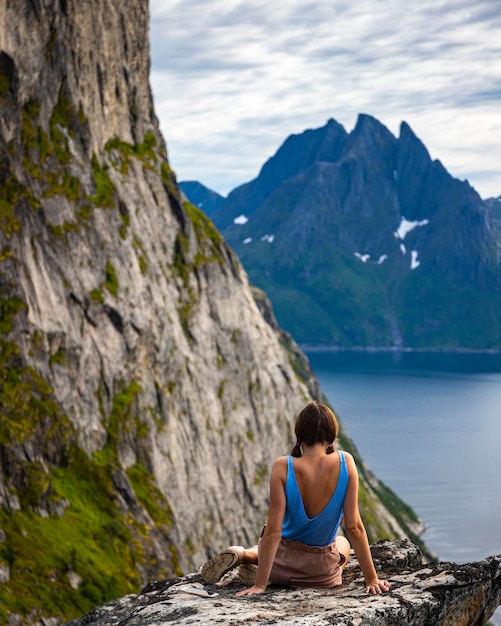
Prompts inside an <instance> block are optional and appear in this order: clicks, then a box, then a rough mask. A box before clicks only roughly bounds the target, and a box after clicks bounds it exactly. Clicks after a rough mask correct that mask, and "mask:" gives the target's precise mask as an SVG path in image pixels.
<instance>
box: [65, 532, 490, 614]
mask: <svg viewBox="0 0 501 626" xmlns="http://www.w3.org/2000/svg"><path fill="white" fill-rule="evenodd" d="M371 551H372V555H373V558H374V562H375V564H376V568H377V569H378V572H379V573H380V575H381V576H382V577H385V578H387V579H388V580H389V581H390V582H391V591H390V592H389V593H387V594H384V595H381V596H368V595H366V594H365V592H364V587H363V578H362V576H361V572H360V568H359V567H358V563H357V561H356V559H353V560H352V561H351V562H350V564H349V565H348V567H347V568H346V571H345V576H344V582H343V585H342V586H341V587H339V588H337V589H329V590H326V589H307V590H305V589H303V590H293V589H286V588H280V587H274V586H270V587H268V589H267V591H266V593H265V594H263V595H261V596H255V597H252V598H234V597H233V594H234V593H235V591H237V590H238V589H239V588H241V587H242V581H241V579H240V577H239V573H238V571H234V572H232V573H231V574H229V575H227V576H226V577H225V578H224V579H223V580H222V581H221V582H220V583H218V585H205V586H204V585H203V583H202V581H201V579H200V575H199V574H190V575H188V576H185V577H183V578H179V579H175V580H161V581H156V582H153V583H151V584H149V585H148V586H147V587H145V588H144V589H143V590H142V591H141V592H140V593H139V594H137V595H129V596H126V597H125V598H121V599H119V600H116V601H113V602H110V603H108V604H106V605H103V606H101V607H99V608H97V609H94V610H93V611H92V612H91V613H88V614H87V615H85V616H83V617H82V618H80V619H78V620H74V621H72V622H70V623H69V625H71V626H97V625H99V626H118V625H119V626H150V625H153V624H155V625H156V626H163V625H168V624H169V625H170V624H173V623H175V624H179V625H184V624H186V625H188V624H192V625H197V624H198V625H204V624H215V623H219V624H241V623H243V622H245V623H247V624H265V623H266V624H268V623H273V624H275V625H277V626H293V625H296V624H297V625H299V624H301V625H308V624H311V625H313V624H314V625H315V626H324V625H325V626H327V625H329V626H332V625H335V626H368V625H375V624H377V625H378V626H390V625H391V626H397V625H399V626H402V625H405V624H412V626H420V625H422V626H429V625H430V624H433V625H434V626H440V625H443V626H480V625H482V624H485V623H486V622H487V621H488V619H489V618H490V617H491V615H492V614H493V612H494V611H495V610H496V608H497V607H498V606H499V605H500V603H501V555H498V556H493V557H489V558H487V559H485V560H483V561H479V562H476V563H468V564H466V565H457V564H455V563H439V564H430V563H423V558H422V555H421V553H420V551H419V548H418V547H417V546H415V545H414V544H413V543H411V542H410V541H408V540H402V541H391V542H390V541H382V542H379V543H378V544H376V545H374V546H372V547H371ZM197 592H199V593H202V594H203V593H208V594H211V595H210V596H209V595H208V596H207V597H203V596H198V595H195V594H196V593H197ZM212 594H217V595H212Z"/></svg>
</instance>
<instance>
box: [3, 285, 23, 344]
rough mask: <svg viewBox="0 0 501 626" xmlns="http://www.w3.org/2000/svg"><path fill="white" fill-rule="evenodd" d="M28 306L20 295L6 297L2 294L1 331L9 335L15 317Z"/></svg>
mask: <svg viewBox="0 0 501 626" xmlns="http://www.w3.org/2000/svg"><path fill="white" fill-rule="evenodd" d="M25 308H26V303H25V302H24V300H23V299H22V298H20V297H19V296H11V297H4V296H2V295H1V294H0V333H1V334H3V335H7V334H9V333H10V331H11V330H12V324H13V322H14V317H15V316H16V315H17V313H19V312H20V311H23V310H24V309H25Z"/></svg>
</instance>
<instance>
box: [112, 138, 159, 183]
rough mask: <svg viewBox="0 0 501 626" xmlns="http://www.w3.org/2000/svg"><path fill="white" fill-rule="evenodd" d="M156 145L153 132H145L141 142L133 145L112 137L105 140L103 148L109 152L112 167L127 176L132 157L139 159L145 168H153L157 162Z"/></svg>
mask: <svg viewBox="0 0 501 626" xmlns="http://www.w3.org/2000/svg"><path fill="white" fill-rule="evenodd" d="M157 145H158V142H157V138H156V136H155V134H154V133H152V132H147V133H146V134H145V136H144V140H143V141H142V142H141V143H138V144H135V145H133V144H130V143H127V142H126V141H122V140H121V139H119V138H118V137H113V138H112V139H110V140H109V141H107V142H106V145H105V146H104V149H105V150H106V151H107V152H108V153H110V155H111V158H112V165H113V167H114V168H115V169H116V170H117V171H118V172H120V174H122V175H123V176H127V175H128V174H129V166H130V162H131V159H132V158H136V159H138V160H139V161H141V162H142V164H143V166H144V167H146V168H147V169H150V170H154V169H155V168H154V166H155V164H156V162H157V155H156V152H155V149H156V148H157Z"/></svg>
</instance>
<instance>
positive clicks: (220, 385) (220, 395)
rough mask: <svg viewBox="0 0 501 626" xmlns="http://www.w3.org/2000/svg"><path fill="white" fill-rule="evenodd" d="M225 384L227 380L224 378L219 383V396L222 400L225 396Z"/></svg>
mask: <svg viewBox="0 0 501 626" xmlns="http://www.w3.org/2000/svg"><path fill="white" fill-rule="evenodd" d="M224 386H225V381H224V380H222V381H221V382H220V383H219V387H218V389H217V397H218V398H219V399H220V400H222V399H223V396H224Z"/></svg>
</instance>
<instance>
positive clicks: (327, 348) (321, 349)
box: [298, 343, 501, 355]
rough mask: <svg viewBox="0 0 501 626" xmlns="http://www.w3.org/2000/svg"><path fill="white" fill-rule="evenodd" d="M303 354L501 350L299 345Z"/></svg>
mask: <svg viewBox="0 0 501 626" xmlns="http://www.w3.org/2000/svg"><path fill="white" fill-rule="evenodd" d="M298 346H299V347H300V349H301V350H302V351H303V352H387V353H390V352H391V353H399V352H406V353H412V352H417V353H430V354H493V355H501V348H484V349H480V348H454V349H452V348H450V349H446V348H408V347H399V346H349V347H346V346H319V345H310V344H301V343H300V344H298Z"/></svg>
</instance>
